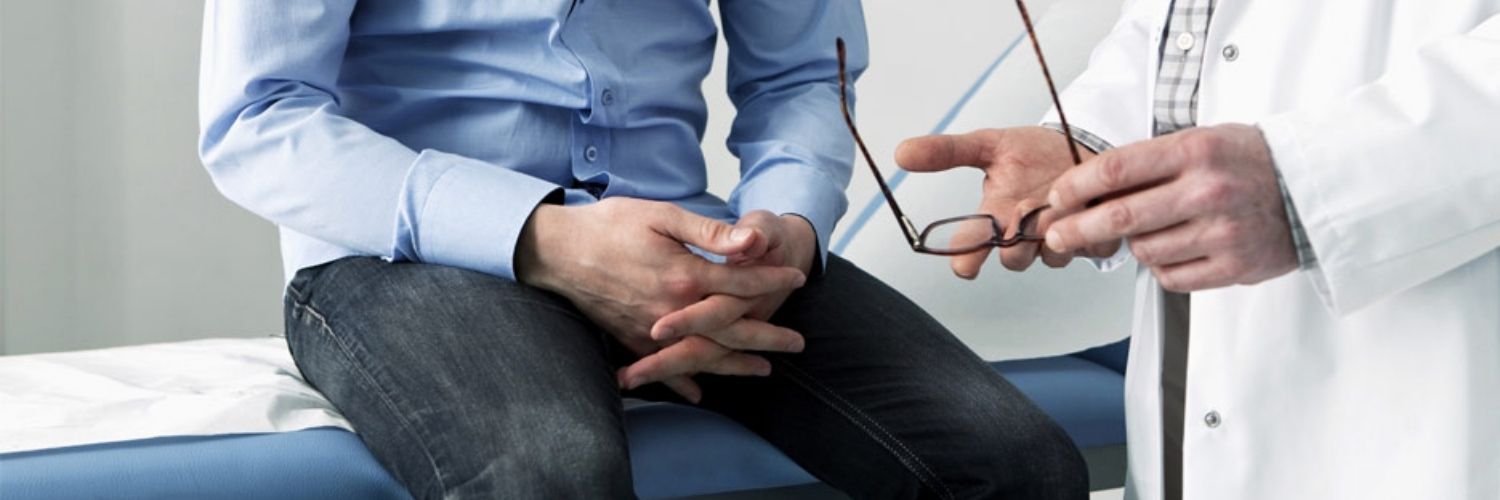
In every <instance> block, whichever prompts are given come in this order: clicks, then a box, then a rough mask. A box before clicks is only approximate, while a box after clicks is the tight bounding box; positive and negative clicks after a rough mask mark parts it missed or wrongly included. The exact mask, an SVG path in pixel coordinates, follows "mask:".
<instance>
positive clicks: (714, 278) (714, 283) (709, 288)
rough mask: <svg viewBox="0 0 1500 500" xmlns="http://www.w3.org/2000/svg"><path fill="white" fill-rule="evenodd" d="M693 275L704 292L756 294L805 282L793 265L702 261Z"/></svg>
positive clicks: (793, 286) (757, 295) (747, 295)
mask: <svg viewBox="0 0 1500 500" xmlns="http://www.w3.org/2000/svg"><path fill="white" fill-rule="evenodd" d="M696 275H697V277H698V279H699V280H700V284H701V285H702V286H701V287H700V288H701V289H702V292H703V294H704V295H710V294H716V293H718V294H725V295H733V296H736V297H759V296H761V295H766V294H771V293H780V292H785V291H788V290H793V289H796V288H800V287H801V286H802V285H803V284H805V283H807V275H804V274H802V270H800V269H797V268H795V267H775V266H726V265H720V264H713V263H710V262H707V261H704V262H702V263H701V265H700V267H699V269H698V271H697V273H696Z"/></svg>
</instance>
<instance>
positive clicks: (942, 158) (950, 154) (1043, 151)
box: [896, 127, 1119, 279]
mask: <svg viewBox="0 0 1500 500" xmlns="http://www.w3.org/2000/svg"><path fill="white" fill-rule="evenodd" d="M1078 150H1079V153H1081V154H1082V155H1083V158H1084V159H1085V160H1087V159H1089V158H1092V157H1093V153H1091V152H1090V151H1089V150H1088V149H1087V148H1083V147H1080V148H1078ZM896 164H898V165H900V166H901V168H904V169H906V170H909V171H912V172H937V171H942V170H948V169H951V168H953V167H958V166H969V167H976V168H978V169H980V170H982V171H983V172H984V186H983V198H981V199H980V202H979V213H984V214H990V215H992V216H994V217H995V219H996V220H998V221H1000V223H1001V225H1002V226H1003V227H1004V228H1005V230H1006V234H1005V235H1003V236H1006V237H1009V236H1011V235H1012V234H1014V232H1015V231H1016V228H1017V226H1018V224H1019V222H1020V219H1021V216H1022V215H1023V214H1025V213H1026V212H1027V211H1030V210H1031V209H1033V208H1036V207H1038V206H1041V205H1042V204H1043V203H1046V201H1045V200H1046V195H1047V191H1048V189H1050V188H1051V187H1052V182H1053V181H1054V180H1056V179H1057V177H1058V176H1059V175H1062V173H1063V172H1065V171H1067V170H1068V169H1070V168H1072V167H1073V157H1072V154H1071V153H1070V152H1069V151H1068V141H1067V140H1065V139H1063V135H1062V134H1060V133H1058V132H1056V131H1053V130H1051V129H1047V128H1043V127H1017V128H1007V129H987V130H977V131H974V132H969V133H967V134H962V135H932V136H926V137H917V138H913V139H907V140H906V141H904V142H902V143H901V145H900V146H899V147H897V148H896ZM1060 214H1061V213H1060V212H1059V211H1057V210H1052V209H1049V210H1044V211H1043V212H1042V214H1041V218H1040V219H1039V221H1038V225H1037V230H1038V231H1046V230H1047V227H1048V226H1049V225H1050V224H1051V223H1052V221H1053V220H1054V219H1056V218H1057V216H1058V215H1060ZM954 215H958V214H954ZM958 237H959V238H962V237H963V236H962V235H960V236H958ZM979 238H982V236H980V237H979ZM1039 247H1040V245H1038V244H1037V243H1035V242H1024V243H1021V244H1019V245H1016V246H1013V247H1010V248H1003V249H1001V250H1000V256H999V257H1000V263H1001V264H1002V265H1004V266H1005V267H1006V268H1007V269H1011V270H1014V271H1022V270H1025V269H1026V268H1027V267H1030V266H1031V263H1032V261H1034V260H1036V258H1037V256H1038V252H1039V250H1040V255H1041V257H1042V261H1043V262H1045V263H1046V264H1047V265H1048V266H1051V267H1063V266H1066V265H1068V263H1069V262H1070V261H1072V258H1073V256H1074V254H1075V251H1064V252H1056V251H1051V250H1048V249H1044V248H1039ZM1118 249H1119V244H1118V243H1117V242H1105V243H1102V244H1100V245H1097V247H1096V248H1089V249H1086V250H1084V251H1081V252H1076V253H1078V254H1083V255H1090V256H1098V257H1108V256H1110V255H1113V254H1114V253H1115V251H1116V250H1118ZM989 253H990V249H988V248H986V249H984V250H981V251H977V252H974V253H971V254H966V255H959V256H955V257H953V258H952V262H951V266H952V268H953V274H956V275H958V277H960V278H964V279H974V278H975V277H977V276H979V268H980V266H982V265H984V261H985V259H986V258H987V257H988V256H989Z"/></svg>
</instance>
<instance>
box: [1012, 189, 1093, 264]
mask: <svg viewBox="0 0 1500 500" xmlns="http://www.w3.org/2000/svg"><path fill="white" fill-rule="evenodd" d="M1042 204H1044V202H1041V201H1035V202H1033V201H1030V200H1028V201H1026V202H1022V203H1021V205H1020V206H1019V207H1017V208H1018V209H1019V210H1017V211H1016V215H1015V219H1014V222H1013V224H1015V225H1016V229H1015V231H1026V233H1027V234H1031V235H1043V234H1047V229H1048V228H1051V227H1052V223H1054V222H1057V221H1058V220H1059V219H1062V218H1063V217H1066V216H1068V215H1069V214H1072V213H1075V212H1077V209H1073V210H1071V211H1064V210H1058V209H1055V208H1052V207H1050V206H1049V207H1047V208H1044V209H1042V211H1041V212H1040V213H1038V214H1037V216H1036V222H1035V223H1034V225H1033V226H1032V227H1021V226H1020V222H1021V219H1022V218H1023V217H1024V216H1025V215H1026V214H1027V213H1029V212H1030V211H1031V210H1032V209H1033V208H1036V207H1037V206H1038V205H1042ZM1012 234H1014V231H1013V232H1012ZM1007 250H1015V251H1016V253H1018V254H1020V255H1018V256H1017V258H1024V257H1025V256H1026V254H1025V253H1022V252H1029V253H1030V254H1032V255H1037V254H1039V255H1040V256H1041V258H1042V263H1043V264H1046V265H1047V267H1050V268H1053V269H1059V268H1063V267H1068V264H1069V263H1071V262H1073V257H1074V255H1075V254H1074V252H1071V251H1065V252H1057V251H1053V250H1052V249H1050V248H1047V246H1046V245H1043V244H1042V243H1041V242H1025V243H1021V244H1019V245H1016V246H1014V247H1011V248H1009V249H1007Z"/></svg>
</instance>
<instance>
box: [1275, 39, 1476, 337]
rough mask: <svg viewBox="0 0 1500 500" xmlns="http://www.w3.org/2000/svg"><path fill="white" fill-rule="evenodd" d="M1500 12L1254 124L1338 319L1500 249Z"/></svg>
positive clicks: (1312, 273)
mask: <svg viewBox="0 0 1500 500" xmlns="http://www.w3.org/2000/svg"><path fill="white" fill-rule="evenodd" d="M1496 75H1500V16H1495V17H1491V18H1489V19H1488V20H1486V21H1485V22H1483V23H1481V24H1480V25H1479V26H1478V27H1476V28H1474V29H1473V30H1471V31H1469V32H1467V33H1463V34H1456V35H1453V36H1448V37H1445V38H1441V39H1437V40H1435V41H1433V42H1432V43H1430V44H1428V45H1426V46H1424V47H1422V48H1421V49H1420V50H1419V51H1418V52H1417V53H1415V54H1414V55H1413V56H1412V57H1410V58H1408V59H1406V60H1404V61H1401V62H1396V63H1393V64H1392V65H1391V67H1390V69H1389V70H1388V71H1387V72H1386V73H1385V74H1384V75H1383V76H1382V77H1381V78H1379V79H1377V80H1376V81H1374V82H1372V83H1370V84H1368V85H1365V86H1363V87H1361V88H1359V89H1357V90H1356V91H1354V92H1352V93H1351V94H1350V95H1349V96H1348V97H1346V98H1344V99H1342V100H1341V101H1338V102H1333V103H1329V104H1328V105H1326V106H1318V107H1311V108H1304V109H1297V110H1292V111H1289V112H1286V113H1281V114H1277V115H1272V116H1270V117H1268V118H1266V119H1265V120H1264V121H1262V122H1261V123H1260V124H1259V125H1260V128H1261V130H1262V131H1263V132H1264V134H1265V137H1266V142H1267V144H1268V145H1269V147H1270V150H1271V154H1272V157H1273V159H1274V160H1275V162H1276V164H1277V167H1278V168H1279V169H1280V171H1281V174H1282V176H1283V178H1284V181H1285V183H1286V186H1287V188H1288V189H1289V192H1290V194H1291V197H1292V199H1293V202H1294V203H1295V204H1296V206H1297V212H1298V215H1299V216H1300V217H1301V220H1302V223H1303V226H1304V228H1305V229H1306V231H1307V237H1308V240H1309V242H1310V243H1311V245H1312V249H1313V251H1314V252H1315V253H1316V254H1317V256H1318V265H1317V267H1316V268H1315V269H1313V270H1310V271H1309V272H1308V275H1309V276H1310V277H1311V279H1313V280H1314V284H1315V286H1316V287H1317V288H1318V290H1319V293H1320V294H1321V295H1322V297H1323V299H1324V302H1325V304H1326V305H1327V306H1328V307H1329V308H1331V310H1332V311H1333V312H1334V313H1335V314H1338V315H1347V314H1350V313H1353V312H1355V311H1358V310H1359V309H1360V308H1362V307H1364V306H1366V305H1370V304H1372V303H1374V302H1377V301H1379V300H1381V299H1382V298H1385V297H1389V296H1391V295H1394V294H1397V293H1400V292H1402V291H1404V290H1407V289H1409V288H1411V287H1414V286H1417V285H1420V284H1422V283H1424V282H1426V281H1428V280H1432V279H1434V278H1436V277H1438V276H1441V275H1443V274H1444V273H1447V272H1449V271H1452V270H1454V269H1455V268H1458V267H1459V266H1461V265H1463V264H1464V263H1466V262H1469V261H1471V260H1473V259H1475V258H1477V257H1479V256H1482V255H1484V254H1486V253H1489V252H1492V251H1494V250H1495V249H1496V247H1497V246H1500V141H1497V140H1496V139H1495V135H1494V134H1495V124H1496V122H1495V120H1496V117H1500V77H1497V76H1496Z"/></svg>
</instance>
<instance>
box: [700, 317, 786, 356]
mask: <svg viewBox="0 0 1500 500" xmlns="http://www.w3.org/2000/svg"><path fill="white" fill-rule="evenodd" d="M703 336H704V337H708V338H709V339H710V340H713V341H714V342H717V343H718V344H719V345H722V346H724V347H728V348H730V349H734V350H737V351H771V352H802V348H803V347H805V346H806V345H807V341H806V340H805V339H803V338H802V334H800V333H797V332H796V331H794V330H791V329H788V328H782V327H779V326H776V325H773V324H770V323H767V322H765V321H761V320H758V319H740V320H737V321H735V322H733V323H730V324H729V325H728V326H725V327H724V328H720V329H718V330H712V331H708V332H704V333H703Z"/></svg>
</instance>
